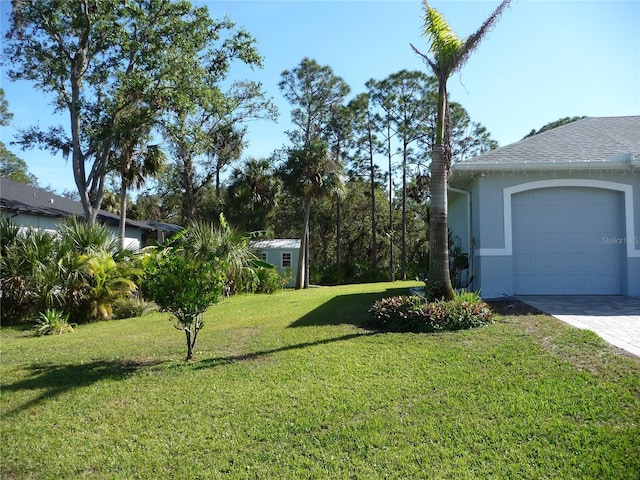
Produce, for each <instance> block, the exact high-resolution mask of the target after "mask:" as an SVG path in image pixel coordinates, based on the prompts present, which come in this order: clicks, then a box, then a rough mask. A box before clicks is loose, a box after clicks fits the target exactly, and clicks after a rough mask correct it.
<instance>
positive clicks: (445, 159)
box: [411, 0, 511, 299]
mask: <svg viewBox="0 0 640 480" xmlns="http://www.w3.org/2000/svg"><path fill="white" fill-rule="evenodd" d="M510 2H511V0H503V2H502V3H501V4H500V5H499V6H498V8H496V9H495V11H494V12H493V13H492V14H491V15H490V16H489V18H487V19H486V20H485V21H484V23H483V24H482V26H481V27H480V28H479V29H478V30H477V31H476V32H475V33H473V34H472V35H471V36H469V37H468V38H467V39H464V40H461V39H459V38H458V36H457V35H456V34H455V32H454V31H453V30H452V29H451V27H450V26H449V24H448V23H447V22H446V20H445V19H444V17H443V16H442V14H441V13H440V12H438V11H437V10H436V9H435V8H433V7H431V6H430V5H429V2H428V1H427V0H423V8H424V16H423V20H424V36H425V37H427V39H428V40H429V41H430V42H431V47H430V48H429V52H430V53H431V55H432V56H429V55H425V54H423V53H421V52H420V51H419V50H418V49H417V48H416V47H414V46H413V45H411V48H413V50H414V51H415V52H416V53H417V54H418V55H420V56H421V57H422V58H423V60H424V61H425V62H426V64H427V65H428V66H429V67H430V68H431V70H432V71H433V73H434V74H435V76H436V78H437V79H438V110H437V120H436V139H435V143H434V145H433V148H432V153H431V206H430V208H431V210H430V224H429V280H430V282H431V283H432V284H433V287H434V288H435V289H436V290H435V291H436V295H437V296H442V297H445V298H447V299H452V298H453V288H452V286H451V279H450V277H449V255H448V250H449V246H448V243H449V242H448V239H447V233H448V219H447V180H448V177H449V172H450V169H451V156H452V150H451V138H450V135H449V132H448V129H447V123H448V106H447V80H448V79H449V77H450V76H451V75H452V74H453V73H455V72H456V71H458V70H460V69H461V68H462V66H463V65H464V64H465V63H466V61H467V60H468V59H469V56H470V55H471V52H473V51H474V50H475V49H476V48H477V47H478V45H479V43H480V41H481V40H482V39H483V38H484V36H485V35H486V34H487V32H488V31H489V30H490V29H491V27H493V25H495V23H496V22H497V21H498V19H499V18H500V16H501V15H502V12H503V11H504V9H505V8H506V7H507V6H508V5H509V3H510Z"/></svg>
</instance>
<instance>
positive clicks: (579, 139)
mask: <svg viewBox="0 0 640 480" xmlns="http://www.w3.org/2000/svg"><path fill="white" fill-rule="evenodd" d="M581 168H584V169H591V170H594V169H607V170H611V169H622V170H634V169H640V116H632V117H588V118H584V119H582V120H578V121H575V122H572V123H568V124H566V125H562V126H560V127H556V128H554V129H551V130H547V131H546V132H543V133H539V134H537V135H534V136H532V137H529V138H525V139H524V140H520V141H519V142H516V143H513V144H511V145H507V146H504V147H501V148H498V149H496V150H493V151H491V152H488V153H485V154H483V155H480V156H478V157H475V158H472V159H470V160H467V161H464V162H460V163H457V164H455V165H454V166H453V172H454V175H455V173H456V172H461V173H462V172H484V171H492V170H511V171H522V170H544V169H549V170H558V169H565V170H566V169H568V170H577V169H581Z"/></svg>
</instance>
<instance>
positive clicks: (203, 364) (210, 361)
mask: <svg viewBox="0 0 640 480" xmlns="http://www.w3.org/2000/svg"><path fill="white" fill-rule="evenodd" d="M375 334H376V332H361V333H350V334H348V335H342V336H340V337H334V338H324V339H322V340H316V341H314V342H303V343H296V344H294V345H285V346H283V347H278V348H272V349H269V350H260V351H258V352H251V353H245V354H242V355H229V356H226V357H214V358H207V359H204V360H200V361H199V362H197V363H196V364H195V365H194V367H193V368H194V369H196V370H200V369H203V368H212V367H217V366H220V365H226V364H229V363H234V362H243V361H247V360H256V359H258V358H261V357H265V356H268V355H271V354H273V353H278V352H286V351H288V350H297V349H301V348H309V347H315V346H318V345H326V344H328V343H334V342H343V341H347V340H351V339H354V338H359V337H365V336H369V335H375Z"/></svg>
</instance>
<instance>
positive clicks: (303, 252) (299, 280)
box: [296, 198, 311, 290]
mask: <svg viewBox="0 0 640 480" xmlns="http://www.w3.org/2000/svg"><path fill="white" fill-rule="evenodd" d="M304 202H305V204H304V226H303V228H302V236H301V238H300V252H299V254H298V275H297V277H296V289H298V290H299V289H301V288H308V286H309V285H308V284H306V285H305V283H306V282H305V279H306V278H307V274H306V270H307V268H306V266H307V258H306V256H307V251H308V249H307V243H308V241H309V217H310V216H311V199H310V198H305V201H304Z"/></svg>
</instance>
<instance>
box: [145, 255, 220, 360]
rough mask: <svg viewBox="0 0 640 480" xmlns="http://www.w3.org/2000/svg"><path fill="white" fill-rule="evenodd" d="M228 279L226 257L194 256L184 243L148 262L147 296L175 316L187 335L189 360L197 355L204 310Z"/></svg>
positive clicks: (180, 328)
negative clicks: (197, 342) (197, 343)
mask: <svg viewBox="0 0 640 480" xmlns="http://www.w3.org/2000/svg"><path fill="white" fill-rule="evenodd" d="M224 279H225V266H224V264H223V262H222V261H220V260H219V259H217V258H198V257H194V256H192V255H191V254H189V253H188V252H186V251H185V249H184V248H182V246H181V245H176V246H174V247H170V248H168V249H166V250H165V251H163V252H160V253H158V254H157V255H156V256H155V257H154V258H153V259H152V260H151V262H150V264H149V265H148V266H147V271H146V284H145V286H146V291H147V296H148V297H150V298H151V299H152V300H153V301H155V302H156V303H157V304H158V306H159V307H160V308H161V309H162V310H163V311H166V312H169V313H171V314H172V315H173V316H175V318H176V324H175V328H177V329H178V330H183V331H184V333H185V336H186V340H187V357H186V360H187V361H189V360H191V359H193V351H194V349H195V345H196V340H197V338H198V332H200V329H202V327H203V326H204V321H203V318H202V314H203V313H204V312H205V310H206V309H207V308H208V307H210V306H211V305H214V304H215V303H217V302H218V301H219V300H220V297H221V296H222V292H223V289H224Z"/></svg>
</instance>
